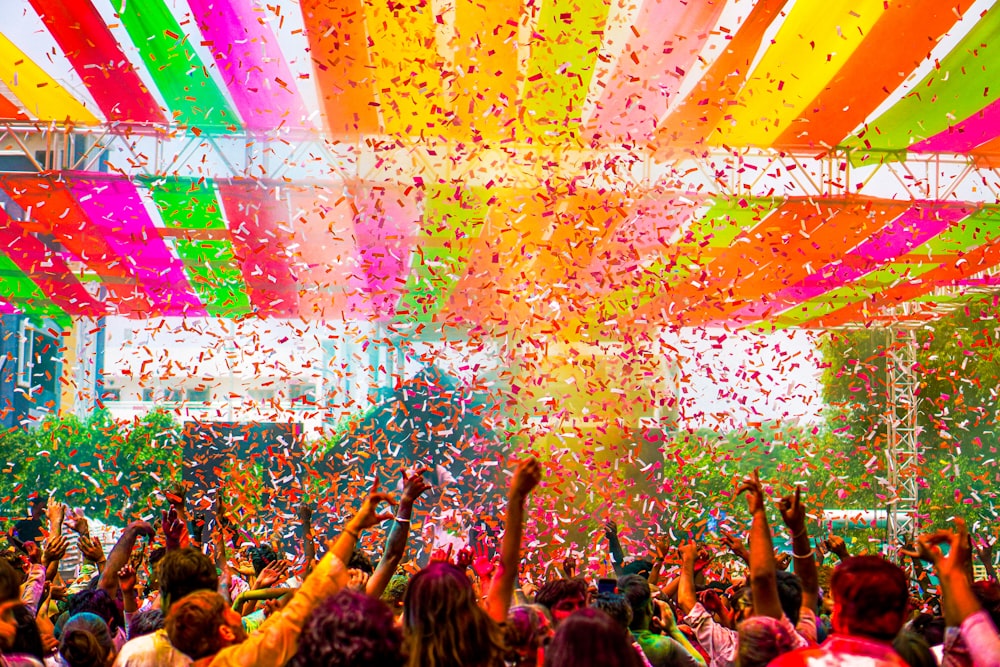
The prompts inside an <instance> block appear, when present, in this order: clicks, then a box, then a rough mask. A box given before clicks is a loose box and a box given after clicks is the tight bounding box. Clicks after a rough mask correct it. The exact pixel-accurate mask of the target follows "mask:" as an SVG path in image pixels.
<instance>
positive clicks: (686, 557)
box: [677, 541, 699, 567]
mask: <svg viewBox="0 0 1000 667" xmlns="http://www.w3.org/2000/svg"><path fill="white" fill-rule="evenodd" d="M698 551H699V550H698V543H697V542H693V541H689V542H684V543H683V544H681V545H680V546H679V547H677V553H678V554H679V555H680V557H681V563H682V564H684V565H688V564H690V565H691V567H694V564H695V561H697V560H698Z"/></svg>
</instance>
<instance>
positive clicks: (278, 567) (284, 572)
mask: <svg viewBox="0 0 1000 667" xmlns="http://www.w3.org/2000/svg"><path fill="white" fill-rule="evenodd" d="M290 568H291V565H290V564H289V562H288V561H286V560H276V561H272V562H270V563H268V564H267V566H266V567H265V568H264V569H263V570H261V571H260V574H259V575H257V580H256V581H255V582H254V588H257V589H260V588H272V587H273V586H275V585H277V584H280V583H281V582H282V581H285V580H286V579H288V575H289V574H290Z"/></svg>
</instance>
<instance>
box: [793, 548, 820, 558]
mask: <svg viewBox="0 0 1000 667" xmlns="http://www.w3.org/2000/svg"><path fill="white" fill-rule="evenodd" d="M815 555H816V550H815V549H810V550H809V553H807V554H796V553H793V554H792V558H813V557H814V556H815Z"/></svg>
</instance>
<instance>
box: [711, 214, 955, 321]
mask: <svg viewBox="0 0 1000 667" xmlns="http://www.w3.org/2000/svg"><path fill="white" fill-rule="evenodd" d="M969 213H970V211H968V210H966V209H963V208H960V207H956V206H951V205H948V204H946V203H944V202H937V201H921V202H917V203H916V204H914V205H913V206H912V207H910V208H909V209H907V210H906V211H905V212H904V213H903V214H902V215H900V216H899V217H898V218H896V219H895V220H893V221H892V222H891V223H889V224H888V225H886V226H885V227H884V228H883V229H882V230H880V231H879V232H878V233H876V234H873V235H872V236H871V237H870V238H869V239H868V240H867V241H865V242H864V243H862V244H860V245H859V246H857V247H855V248H854V249H853V250H852V251H851V252H849V253H847V254H845V255H844V257H843V259H842V260H841V261H839V262H837V263H835V264H827V265H826V266H824V267H823V268H822V269H821V270H819V271H817V272H816V273H813V274H811V275H809V276H807V277H806V278H804V279H803V280H800V281H799V282H798V283H796V284H795V285H791V286H789V287H786V288H785V289H783V290H781V291H779V292H778V293H776V294H775V295H774V297H773V298H772V299H769V300H767V301H761V302H758V303H755V304H753V305H752V306H747V307H746V308H742V309H740V310H739V311H737V312H736V313H734V314H733V315H732V316H731V318H730V320H731V321H733V322H743V323H746V322H754V321H757V320H759V319H761V318H762V317H764V316H765V315H766V314H768V313H774V312H776V311H781V310H787V309H789V308H791V307H793V306H795V305H797V304H800V303H802V302H804V301H808V300H809V299H812V298H815V297H817V296H820V295H822V294H825V293H827V292H829V291H830V290H833V289H837V288H838V287H843V286H844V285H847V284H848V283H851V282H853V281H855V280H857V279H858V278H860V277H862V276H864V275H866V274H868V273H871V272H872V271H874V270H876V269H878V268H880V267H881V266H882V265H883V264H885V263H887V262H889V261H891V260H893V259H896V258H897V257H900V256H901V255H905V254H906V253H908V252H910V251H911V250H913V249H914V248H916V247H917V246H919V245H921V244H922V243H925V242H926V241H928V240H930V239H932V238H934V237H935V236H937V235H938V234H940V233H941V232H943V231H944V230H946V229H948V228H949V227H950V226H951V225H952V224H954V223H955V222H957V221H959V220H961V219H963V218H965V217H966V216H968V215H969Z"/></svg>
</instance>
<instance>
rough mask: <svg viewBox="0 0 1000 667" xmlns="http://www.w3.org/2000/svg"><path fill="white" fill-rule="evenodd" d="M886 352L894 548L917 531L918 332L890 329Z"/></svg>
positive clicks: (889, 536) (890, 534) (887, 459)
mask: <svg viewBox="0 0 1000 667" xmlns="http://www.w3.org/2000/svg"><path fill="white" fill-rule="evenodd" d="M885 350H886V405H885V413H884V415H883V419H884V421H885V429H886V444H885V463H886V495H887V497H888V500H887V502H886V514H887V522H886V533H887V535H886V543H887V544H888V545H889V547H890V548H895V547H898V546H900V545H902V544H903V543H905V542H908V541H910V540H912V539H913V538H914V537H915V536H916V531H917V528H918V526H917V511H918V504H919V502H920V485H919V472H920V471H919V458H920V439H919V428H918V424H917V415H918V410H919V397H918V395H917V382H918V379H917V377H916V373H915V368H916V363H917V337H916V331H915V329H914V328H913V327H905V326H904V327H890V328H887V329H886V347H885Z"/></svg>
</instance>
